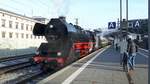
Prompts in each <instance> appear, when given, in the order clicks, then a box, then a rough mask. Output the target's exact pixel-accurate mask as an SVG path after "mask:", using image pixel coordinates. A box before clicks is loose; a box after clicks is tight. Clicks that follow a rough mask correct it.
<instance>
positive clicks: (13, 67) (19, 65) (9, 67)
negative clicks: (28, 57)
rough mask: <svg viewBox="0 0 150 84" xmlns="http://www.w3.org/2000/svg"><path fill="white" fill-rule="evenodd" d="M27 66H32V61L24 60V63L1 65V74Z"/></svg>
mask: <svg viewBox="0 0 150 84" xmlns="http://www.w3.org/2000/svg"><path fill="white" fill-rule="evenodd" d="M27 66H31V63H29V62H22V63H19V64H14V65H8V66H4V67H0V75H2V74H5V73H8V72H11V71H14V70H17V69H21V68H25V67H27Z"/></svg>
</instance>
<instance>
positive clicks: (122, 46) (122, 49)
mask: <svg viewBox="0 0 150 84" xmlns="http://www.w3.org/2000/svg"><path fill="white" fill-rule="evenodd" d="M126 53H127V40H126V37H123V38H122V39H121V42H120V65H122V64H123V67H124V66H125V65H127V55H126Z"/></svg>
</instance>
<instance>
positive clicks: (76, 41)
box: [33, 17, 95, 69]
mask: <svg viewBox="0 0 150 84" xmlns="http://www.w3.org/2000/svg"><path fill="white" fill-rule="evenodd" d="M33 34H34V35H35V36H45V38H46V40H47V43H41V45H40V46H39V48H38V50H37V51H38V54H37V55H35V56H34V57H33V61H34V62H36V63H42V68H43V69H47V68H51V69H56V68H58V67H63V66H65V65H67V64H70V63H72V62H73V61H75V60H77V59H79V58H81V57H84V56H85V55H87V54H88V53H90V52H92V51H93V49H94V46H95V39H94V33H93V32H91V31H87V30H83V29H82V28H81V27H80V26H78V25H73V24H71V23H67V22H66V20H65V18H64V17H60V18H53V19H51V20H50V21H49V23H48V24H46V25H44V24H40V23H36V24H35V26H34V29H33Z"/></svg>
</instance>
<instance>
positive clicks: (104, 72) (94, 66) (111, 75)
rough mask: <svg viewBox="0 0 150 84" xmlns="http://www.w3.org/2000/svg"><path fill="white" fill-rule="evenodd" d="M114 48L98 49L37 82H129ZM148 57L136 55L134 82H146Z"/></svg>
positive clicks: (70, 83)
mask: <svg viewBox="0 0 150 84" xmlns="http://www.w3.org/2000/svg"><path fill="white" fill-rule="evenodd" d="M119 56H120V54H119V52H117V51H115V50H114V48H113V47H112V46H111V47H108V48H106V49H102V50H98V51H96V52H94V53H92V54H91V55H89V56H87V57H85V58H83V59H81V60H79V61H77V62H75V63H73V64H71V65H70V66H68V67H66V68H64V69H62V70H60V71H58V72H56V73H55V74H53V75H51V76H49V77H47V78H46V79H44V80H42V81H40V82H39V84H129V80H128V77H127V73H126V72H124V71H123V69H122V67H121V66H120V57H119ZM147 63H148V59H147V58H146V57H145V56H142V55H141V54H138V55H137V58H136V68H135V71H134V74H133V76H132V78H133V80H134V84H148V68H147V67H148V66H147Z"/></svg>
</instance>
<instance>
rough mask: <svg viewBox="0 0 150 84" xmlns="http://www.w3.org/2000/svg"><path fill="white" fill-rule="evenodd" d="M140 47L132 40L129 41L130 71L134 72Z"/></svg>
mask: <svg viewBox="0 0 150 84" xmlns="http://www.w3.org/2000/svg"><path fill="white" fill-rule="evenodd" d="M137 51H138V47H137V45H136V44H135V42H134V41H133V40H131V38H129V39H128V45H127V52H128V71H131V70H134V66H135V57H136V53H137Z"/></svg>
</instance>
